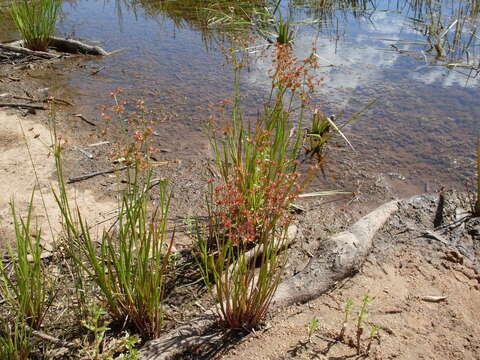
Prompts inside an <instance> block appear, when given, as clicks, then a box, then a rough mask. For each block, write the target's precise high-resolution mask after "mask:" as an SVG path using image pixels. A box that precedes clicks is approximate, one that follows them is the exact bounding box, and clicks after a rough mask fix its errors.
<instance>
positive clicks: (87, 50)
mask: <svg viewBox="0 0 480 360" xmlns="http://www.w3.org/2000/svg"><path fill="white" fill-rule="evenodd" d="M50 46H51V47H54V48H56V49H57V50H58V51H62V52H66V53H70V54H85V55H97V56H106V55H108V52H107V51H105V50H104V49H102V48H101V47H100V46H92V45H88V44H85V43H83V42H81V41H78V40H73V39H64V38H59V37H51V38H50Z"/></svg>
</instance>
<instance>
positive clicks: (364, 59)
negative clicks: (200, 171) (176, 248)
mask: <svg viewBox="0 0 480 360" xmlns="http://www.w3.org/2000/svg"><path fill="white" fill-rule="evenodd" d="M198 3H200V4H201V5H200V6H199V8H197V9H196V8H194V7H193V4H195V1H186V2H177V1H164V2H159V1H139V2H135V3H130V4H128V3H126V2H121V1H117V2H115V1H108V0H107V1H96V0H78V1H75V2H64V4H63V12H64V16H63V19H62V21H61V22H60V24H59V32H60V33H63V34H64V35H73V36H75V37H80V38H86V39H95V40H98V41H100V42H101V44H102V46H104V47H105V48H106V49H107V50H115V49H123V48H124V49H125V51H123V52H120V53H118V54H116V55H113V56H109V57H107V58H105V59H100V60H99V59H89V60H87V61H84V62H83V64H84V65H85V66H86V67H85V68H79V69H78V70H75V71H71V72H70V71H69V72H65V73H63V74H61V76H59V77H58V78H54V79H52V78H51V77H49V75H45V78H46V81H49V82H50V83H51V85H52V86H53V87H55V86H56V87H57V89H58V88H60V89H61V91H63V92H65V94H67V95H68V96H69V97H71V98H73V99H74V100H75V101H76V103H78V104H79V105H80V106H81V107H83V108H84V110H82V112H83V113H84V114H88V115H89V116H92V117H98V114H99V112H100V110H99V104H102V103H106V104H109V103H111V99H109V95H108V94H109V93H110V91H112V90H113V89H116V88H123V89H124V94H125V97H127V98H133V99H135V98H139V97H142V98H144V99H145V101H146V103H147V105H148V107H149V108H150V109H152V110H162V111H167V112H169V113H172V114H175V117H173V118H172V119H170V120H169V121H167V122H164V123H162V124H161V125H159V126H158V129H157V131H158V132H159V134H160V139H161V141H162V142H164V143H165V144H166V146H167V147H170V148H172V150H175V153H176V154H177V155H178V156H179V157H189V156H193V157H195V156H197V155H198V154H202V153H204V152H205V151H206V149H207V143H206V140H205V137H204V135H203V134H202V126H203V125H202V124H203V121H204V120H205V119H206V118H207V116H208V104H209V103H210V102H216V101H219V100H221V99H223V98H225V97H228V96H229V95H230V92H231V84H232V76H233V75H232V71H231V69H230V67H229V66H226V65H224V62H225V58H224V56H223V55H222V52H221V50H220V47H221V46H222V45H225V46H228V42H227V41H226V40H225V37H224V35H225V34H224V33H222V32H221V31H219V30H218V29H213V28H210V27H208V26H207V22H206V17H205V13H204V12H202V11H201V9H203V8H204V7H206V2H205V1H199V2H198ZM178 4H182V5H181V6H179V5H178ZM312 4H313V5H312ZM315 4H316V3H315V2H312V1H301V2H300V1H297V2H293V0H292V3H290V4H289V3H283V7H282V10H283V13H284V14H285V15H288V14H291V15H292V16H293V19H294V20H299V19H303V20H305V19H307V22H308V24H306V25H302V26H298V28H297V29H298V30H297V34H296V40H295V51H296V53H297V54H298V55H299V56H305V55H307V54H308V52H309V51H310V49H311V45H312V43H313V42H315V43H316V44H317V49H318V50H317V53H318V55H319V56H320V61H321V64H322V65H324V66H322V67H321V69H320V70H319V71H320V72H321V75H322V76H323V77H324V81H323V85H322V87H321V88H320V91H319V94H318V97H317V99H316V102H317V103H319V104H322V105H323V107H324V111H325V112H328V113H336V114H339V113H343V112H344V113H345V116H346V115H348V114H351V113H352V112H354V111H357V110H359V109H360V108H362V107H363V106H364V105H366V104H367V103H369V102H370V101H371V100H372V99H374V98H376V97H380V100H379V101H378V103H377V104H376V105H375V106H374V107H373V108H372V109H370V110H369V111H367V112H366V113H365V114H364V115H363V116H362V117H361V118H359V119H357V120H356V122H354V123H353V124H352V126H350V127H349V129H348V130H347V135H348V136H349V137H350V138H351V141H352V142H353V144H354V146H355V148H356V149H357V152H359V153H360V154H361V158H362V159H363V160H364V161H365V162H366V163H370V164H372V166H370V168H371V169H372V171H378V172H379V173H384V174H389V173H390V174H393V173H394V174H395V175H394V176H397V174H399V175H400V177H401V178H403V177H405V178H406V180H405V181H406V182H415V183H417V184H421V183H422V182H436V183H437V184H439V185H441V184H454V185H456V186H458V187H463V182H464V180H465V179H468V178H470V179H471V178H472V177H473V168H474V157H475V156H474V148H475V139H476V136H478V135H480V120H479V119H478V117H479V115H480V98H479V97H478V88H479V86H480V84H479V79H480V76H479V77H478V78H475V73H472V72H470V70H469V69H465V68H462V69H460V68H456V69H448V68H446V67H444V66H442V65H443V64H445V63H467V62H468V64H469V65H472V64H478V63H479V59H478V56H477V53H478V50H477V44H476V34H475V36H472V35H471V32H472V31H473V30H474V28H475V25H476V23H477V16H476V14H475V13H474V12H473V14H472V10H471V9H470V8H469V6H470V5H469V4H470V3H463V2H458V1H451V0H450V1H443V2H440V3H432V2H430V3H428V4H432V5H431V7H430V8H434V9H436V10H437V11H436V12H435V11H432V12H431V13H429V11H428V6H426V5H425V4H426V3H419V2H417V3H415V6H412V5H410V3H409V2H407V1H405V0H403V1H398V2H388V1H382V0H379V1H370V2H365V3H362V4H356V5H355V8H351V7H347V8H345V9H341V6H340V5H338V4H337V6H335V7H334V9H333V11H322V10H321V9H320V10H319V9H316V5H315ZM439 7H441V13H442V16H441V17H438V16H437V15H438V14H439V13H440V11H438V9H439ZM199 9H200V10H199ZM456 12H462V14H463V15H462V17H461V18H458V19H461V21H465V19H468V24H465V25H464V27H463V33H462V36H461V37H458V38H456V37H455V34H456V32H455V31H456V30H455V29H456V26H457V24H458V23H459V20H458V19H457V22H456V23H455V17H454V16H453V15H454V14H455V13H456ZM432 14H433V15H432ZM435 14H437V15H435ZM468 14H470V16H467V15H468ZM435 16H437V17H435ZM312 20H315V21H312ZM425 23H428V24H430V27H426V26H425V25H424V24H425ZM440 23H441V24H442V25H441V26H443V27H441V26H440ZM432 24H436V26H437V27H438V28H439V29H440V30H438V33H439V34H440V35H442V36H443V37H442V39H444V42H445V39H448V41H446V42H445V43H444V44H443V46H444V48H445V49H446V57H445V59H444V60H439V59H436V58H435V54H436V52H435V50H434V49H433V50H432V51H429V49H430V48H431V46H429V45H425V42H426V40H427V39H428V38H429V36H428V34H427V35H426V33H425V31H427V30H428V29H430V30H429V31H431V29H432V28H433V27H432ZM452 24H453V25H452ZM451 25H452V26H451ZM11 29H12V27H11V24H9V23H8V22H6V21H5V20H4V21H3V22H2V23H1V24H0V41H1V40H11V39H12V38H14V37H15V33H14V32H13V31H12V30H11ZM426 29H427V30H426ZM427 32H428V31H427ZM432 34H433V33H431V35H430V40H432V39H433V40H434V38H435V36H434V34H433V35H432ZM433 40H432V41H433ZM261 43H266V42H265V40H264V39H263V38H259V39H258V40H257V44H261ZM449 43H454V45H455V49H454V50H452V51H449V50H448V44H449ZM392 45H393V46H392ZM467 45H468V46H467ZM268 67H269V63H268V61H267V60H265V59H263V58H260V59H257V60H256V61H253V62H252V64H251V66H250V68H249V71H248V72H246V73H245V74H244V76H243V86H244V88H245V89H246V92H247V93H248V96H247V99H246V100H245V101H246V103H247V104H249V105H252V107H251V109H253V108H254V106H255V105H258V104H259V103H260V102H261V101H262V99H264V97H265V96H266V94H267V93H268V89H269V85H268V78H267V75H266V73H267V71H268ZM96 68H102V70H101V71H100V72H99V73H98V74H97V75H94V76H90V72H91V71H93V70H95V69H96ZM468 75H470V76H468ZM251 112H252V113H254V111H251Z"/></svg>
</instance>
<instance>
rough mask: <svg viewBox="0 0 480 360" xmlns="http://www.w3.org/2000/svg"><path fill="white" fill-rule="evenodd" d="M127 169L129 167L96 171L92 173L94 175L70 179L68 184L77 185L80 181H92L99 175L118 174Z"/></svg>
mask: <svg viewBox="0 0 480 360" xmlns="http://www.w3.org/2000/svg"><path fill="white" fill-rule="evenodd" d="M127 168H128V166H122V167H119V168H117V169H108V170H101V171H95V172H92V173H89V174H85V175H81V176H77V177H72V178H68V181H67V184H72V183H75V182H78V181H83V180H87V179H90V178H92V177H95V176H98V175H105V174H112V173H114V172H117V171H123V170H125V169H127Z"/></svg>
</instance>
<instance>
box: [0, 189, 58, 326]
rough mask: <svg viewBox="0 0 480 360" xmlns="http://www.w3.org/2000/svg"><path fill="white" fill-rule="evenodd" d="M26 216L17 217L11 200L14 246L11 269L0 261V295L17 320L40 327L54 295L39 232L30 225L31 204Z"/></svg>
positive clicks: (11, 254) (31, 201)
mask: <svg viewBox="0 0 480 360" xmlns="http://www.w3.org/2000/svg"><path fill="white" fill-rule="evenodd" d="M33 197H34V192H32V197H31V200H30V204H29V206H28V213H27V216H26V218H21V217H19V216H17V213H16V210H15V205H14V203H13V202H12V203H11V209H12V218H13V224H14V229H15V240H16V241H15V248H14V249H12V250H10V262H11V265H12V272H11V273H10V271H8V270H7V268H6V267H5V266H4V265H3V262H1V261H0V294H1V295H2V297H3V298H4V300H5V301H6V302H7V304H9V305H10V307H11V308H12V309H13V312H14V313H15V317H16V318H17V319H18V321H21V322H23V323H25V324H26V325H27V326H29V327H31V328H33V329H39V328H40V326H41V325H42V322H43V319H44V318H45V315H46V313H47V311H48V309H49V307H50V305H51V304H52V301H53V299H54V297H55V287H54V284H53V282H52V281H51V279H50V277H49V276H48V274H47V272H46V271H45V268H44V265H43V263H42V247H41V245H40V235H41V232H40V230H39V229H38V228H35V227H34V226H33V224H32V203H33Z"/></svg>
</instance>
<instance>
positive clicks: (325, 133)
mask: <svg viewBox="0 0 480 360" xmlns="http://www.w3.org/2000/svg"><path fill="white" fill-rule="evenodd" d="M331 130H332V127H331V125H330V121H329V119H328V118H327V117H326V116H325V115H323V114H322V113H321V112H320V110H318V109H315V111H314V113H313V117H312V124H311V127H310V129H308V131H307V134H306V136H307V138H308V144H309V146H308V148H307V153H309V154H311V155H312V156H316V157H317V159H318V160H319V161H321V159H322V158H323V152H324V149H325V147H324V145H325V144H326V142H327V140H328V139H329V137H330V135H331V133H332V131H331Z"/></svg>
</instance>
